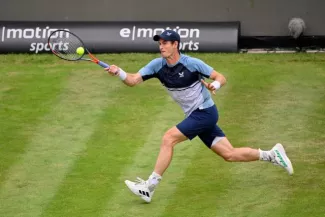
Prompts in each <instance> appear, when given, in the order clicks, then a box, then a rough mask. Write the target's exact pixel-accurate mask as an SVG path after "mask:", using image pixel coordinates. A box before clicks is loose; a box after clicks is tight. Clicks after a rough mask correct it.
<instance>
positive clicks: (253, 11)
mask: <svg viewBox="0 0 325 217" xmlns="http://www.w3.org/2000/svg"><path fill="white" fill-rule="evenodd" d="M292 17H300V18H302V19H304V21H305V23H306V26H307V29H306V31H305V35H325V24H324V22H325V1H324V0H164V1H152V0H78V1H77V0H1V5H0V20H2V21H240V22H241V35H243V36H286V35H288V27H287V26H288V22H289V20H290V19H291V18H292Z"/></svg>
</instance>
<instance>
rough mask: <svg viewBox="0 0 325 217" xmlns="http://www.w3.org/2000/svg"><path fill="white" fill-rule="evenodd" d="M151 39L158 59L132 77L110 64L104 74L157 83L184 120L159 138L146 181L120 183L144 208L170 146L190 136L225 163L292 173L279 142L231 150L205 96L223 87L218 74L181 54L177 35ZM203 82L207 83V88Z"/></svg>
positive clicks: (126, 81) (167, 33)
mask: <svg viewBox="0 0 325 217" xmlns="http://www.w3.org/2000/svg"><path fill="white" fill-rule="evenodd" d="M153 39H154V41H157V42H158V43H159V49H160V53H161V57H160V58H156V59H154V60H152V61H151V62H149V63H148V64H147V65H146V66H144V67H143V68H141V69H140V70H139V72H138V73H135V74H133V73H126V72H125V71H123V69H121V68H119V67H118V66H115V65H111V66H110V67H109V68H106V69H105V70H107V71H108V72H109V73H110V74H111V75H117V76H119V77H120V78H121V80H122V81H123V82H124V84H126V85H128V86H135V85H137V84H140V83H142V82H143V81H146V80H148V79H151V78H157V79H159V80H160V82H161V83H162V85H163V86H165V88H166V89H167V91H168V93H169V94H170V95H171V97H172V98H173V99H174V100H175V101H176V102H177V103H178V104H179V105H180V106H181V108H182V109H183V111H184V113H185V116H186V117H185V119H184V120H183V121H182V122H180V123H178V124H177V125H175V126H173V127H171V128H170V129H169V130H167V132H165V134H164V135H163V137H162V143H161V146H160V152H159V155H158V158H157V161H156V165H155V167H154V170H153V172H152V174H151V175H150V176H149V178H148V179H147V180H142V179H140V178H138V181H137V182H132V181H129V180H126V181H125V184H126V185H127V186H128V188H129V189H130V190H131V191H132V192H133V193H134V194H136V195H137V196H140V197H141V198H142V199H143V200H145V201H146V202H148V203H149V202H150V201H151V200H152V197H153V194H154V192H155V189H156V187H157V185H158V184H159V182H160V181H161V180H162V176H163V174H164V172H165V171H166V169H167V168H168V166H169V164H170V162H171V160H172V156H173V149H174V147H175V145H177V144H179V143H181V142H183V141H185V140H188V139H189V140H192V139H193V138H195V137H196V136H198V137H199V138H200V139H201V141H202V142H203V143H204V144H205V145H206V146H207V147H208V148H209V149H211V150H212V151H213V152H215V153H216V154H217V155H219V156H221V157H222V158H223V159H225V160H226V161H228V162H250V161H257V160H261V161H268V162H272V163H273V164H275V165H279V166H281V167H283V168H284V169H285V170H286V171H287V172H288V173H289V175H292V174H293V167H292V164H291V162H290V159H289V158H288V156H287V155H286V152H285V150H284V148H283V146H282V145H281V144H280V143H278V144H276V145H275V146H274V147H273V148H272V149H271V150H268V151H263V150H261V149H253V148H250V147H240V148H234V147H233V146H232V145H231V143H230V142H229V141H228V139H227V137H226V135H225V134H224V132H223V131H222V129H220V127H219V126H218V125H217V122H218V117H219V116H218V110H217V107H216V105H215V103H214V101H213V100H212V98H211V94H210V92H212V94H215V92H216V91H217V90H219V89H220V88H221V87H222V86H224V85H225V83H226V79H225V77H224V76H223V75H222V74H221V73H218V72H216V71H215V70H214V69H213V68H212V67H211V66H209V65H207V64H206V63H204V62H203V61H202V60H200V59H197V58H193V57H190V56H187V55H183V54H181V53H180V51H179V46H180V36H179V34H178V33H177V32H175V31H172V30H166V31H164V32H163V33H162V34H160V35H155V36H154V37H153ZM204 77H205V78H209V79H211V80H212V81H213V82H212V83H207V82H206V81H205V80H204V79H203V78H204Z"/></svg>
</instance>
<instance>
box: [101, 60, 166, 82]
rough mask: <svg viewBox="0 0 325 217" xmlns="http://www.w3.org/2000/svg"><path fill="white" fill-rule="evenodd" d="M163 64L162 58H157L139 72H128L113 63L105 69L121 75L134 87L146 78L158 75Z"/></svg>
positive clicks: (122, 78) (123, 79)
mask: <svg viewBox="0 0 325 217" xmlns="http://www.w3.org/2000/svg"><path fill="white" fill-rule="evenodd" d="M161 65H162V63H161V59H160V58H157V59H154V60H152V61H151V62H150V63H148V64H147V65H146V66H144V67H143V68H141V69H140V70H139V72H137V73H126V72H125V71H124V70H123V69H121V68H119V67H118V66H116V65H111V66H110V67H109V68H106V69H105V70H107V71H108V73H109V74H111V75H115V76H119V77H120V78H121V80H122V81H123V83H124V84H126V85H128V86H130V87H133V86H135V85H137V84H140V83H142V82H143V81H145V80H148V79H150V78H154V77H156V76H157V72H158V71H159V69H160V68H161Z"/></svg>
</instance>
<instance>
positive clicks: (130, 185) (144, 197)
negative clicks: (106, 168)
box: [124, 180, 151, 203]
mask: <svg viewBox="0 0 325 217" xmlns="http://www.w3.org/2000/svg"><path fill="white" fill-rule="evenodd" d="M124 183H125V184H126V186H127V187H128V188H129V189H130V191H131V192H132V193H133V194H135V195H137V196H139V197H141V199H142V200H144V201H146V202H147V203H150V202H151V197H146V196H144V195H142V194H140V193H139V192H138V190H135V189H134V188H133V185H134V183H133V182H131V181H129V180H125V181H124Z"/></svg>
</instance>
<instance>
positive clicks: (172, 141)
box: [154, 126, 188, 176]
mask: <svg viewBox="0 0 325 217" xmlns="http://www.w3.org/2000/svg"><path fill="white" fill-rule="evenodd" d="M187 139H188V138H187V137H186V136H185V135H184V134H183V133H182V132H181V131H179V129H178V128H177V127H176V126H174V127H172V128H171V129H169V130H168V131H167V132H166V133H165V134H164V136H163V138H162V143H161V146H160V151H159V154H158V158H157V161H156V165H155V169H154V173H156V174H159V175H160V176H162V175H163V174H164V172H165V171H166V169H167V168H168V166H169V164H170V162H171V160H172V156H173V150H174V147H175V145H176V144H178V143H180V142H183V141H185V140H187Z"/></svg>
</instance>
